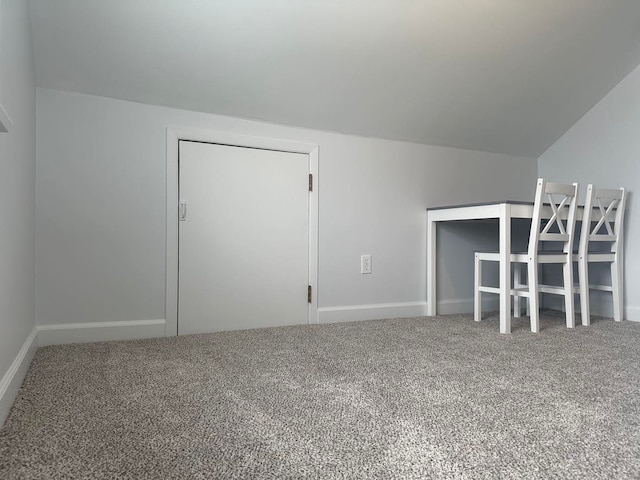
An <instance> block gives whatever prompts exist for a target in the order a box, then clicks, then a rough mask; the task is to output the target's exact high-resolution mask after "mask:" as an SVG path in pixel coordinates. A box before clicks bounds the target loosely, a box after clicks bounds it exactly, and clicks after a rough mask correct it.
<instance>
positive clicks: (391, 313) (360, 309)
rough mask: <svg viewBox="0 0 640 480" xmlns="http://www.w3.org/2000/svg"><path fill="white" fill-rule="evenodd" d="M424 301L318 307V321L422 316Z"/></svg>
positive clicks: (424, 313) (424, 309)
mask: <svg viewBox="0 0 640 480" xmlns="http://www.w3.org/2000/svg"><path fill="white" fill-rule="evenodd" d="M426 314H427V303H426V302H406V303H380V304H372V305H345V306H342V307H322V308H319V309H318V323H336V322H355V321H360V320H378V319H382V318H405V317H423V316H425V315H426Z"/></svg>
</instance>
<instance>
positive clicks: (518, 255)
mask: <svg viewBox="0 0 640 480" xmlns="http://www.w3.org/2000/svg"><path fill="white" fill-rule="evenodd" d="M476 256H477V257H478V259H479V260H482V261H489V262H499V261H500V253H499V252H495V251H494V252H476ZM566 259H567V254H566V253H565V252H562V251H550V250H542V251H540V252H538V262H541V263H564V262H566ZM509 261H511V262H517V263H526V262H528V261H529V253H527V252H515V253H511V256H510V257H509Z"/></svg>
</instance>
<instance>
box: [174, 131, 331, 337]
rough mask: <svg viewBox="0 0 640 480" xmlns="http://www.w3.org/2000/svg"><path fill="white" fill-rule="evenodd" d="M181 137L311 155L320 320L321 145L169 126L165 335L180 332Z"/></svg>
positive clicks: (313, 259) (314, 282) (313, 281)
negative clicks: (179, 209)
mask: <svg viewBox="0 0 640 480" xmlns="http://www.w3.org/2000/svg"><path fill="white" fill-rule="evenodd" d="M180 140H186V141H194V142H203V143H214V144H219V145H227V146H233V147H249V148H259V149H263V150H277V151H280V152H290V153H303V154H306V155H308V156H309V173H311V174H312V175H313V189H312V191H311V192H309V285H311V289H312V295H311V302H310V303H309V309H308V316H307V323H318V190H319V184H320V182H319V176H318V171H319V168H318V164H319V154H318V150H319V147H318V145H317V144H312V143H301V142H294V141H290V140H281V139H275V138H267V137H254V136H248V135H239V134H235V133H228V132H221V131H214V130H199V129H184V128H173V127H169V128H167V223H166V247H165V248H166V273H165V281H166V293H165V295H166V296H165V320H166V323H165V328H164V334H165V336H173V335H177V334H178V227H179V222H178V202H179V200H180V199H179V198H178V194H179V165H178V156H179V142H180Z"/></svg>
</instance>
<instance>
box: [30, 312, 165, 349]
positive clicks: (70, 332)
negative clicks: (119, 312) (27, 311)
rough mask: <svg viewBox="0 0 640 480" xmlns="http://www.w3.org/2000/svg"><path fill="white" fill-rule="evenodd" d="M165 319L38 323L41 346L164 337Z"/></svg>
mask: <svg viewBox="0 0 640 480" xmlns="http://www.w3.org/2000/svg"><path fill="white" fill-rule="evenodd" d="M165 323H166V322H165V320H164V319H162V320H133V321H129V322H94V323H60V324H57V325H38V327H37V328H38V332H39V339H38V342H39V344H40V346H41V347H43V346H46V345H60V344H65V343H87V342H104V341H108V340H134V339H137V338H153V337H164V335H165V334H164V326H165Z"/></svg>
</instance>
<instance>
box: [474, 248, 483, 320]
mask: <svg viewBox="0 0 640 480" xmlns="http://www.w3.org/2000/svg"><path fill="white" fill-rule="evenodd" d="M473 272H474V274H473V319H474V320H475V321H476V322H479V321H480V320H481V318H482V293H481V292H480V283H481V282H482V262H481V261H480V258H479V257H478V254H477V253H476V258H475V267H474V269H473Z"/></svg>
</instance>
